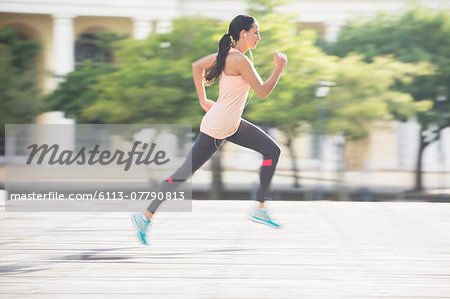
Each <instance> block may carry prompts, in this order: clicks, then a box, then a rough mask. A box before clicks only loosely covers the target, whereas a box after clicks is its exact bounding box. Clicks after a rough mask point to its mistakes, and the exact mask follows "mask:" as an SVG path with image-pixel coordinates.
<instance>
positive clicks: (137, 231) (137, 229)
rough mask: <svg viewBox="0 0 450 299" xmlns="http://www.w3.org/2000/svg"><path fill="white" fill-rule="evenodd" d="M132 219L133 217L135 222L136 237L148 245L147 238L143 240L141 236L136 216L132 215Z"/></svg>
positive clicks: (132, 220)
mask: <svg viewBox="0 0 450 299" xmlns="http://www.w3.org/2000/svg"><path fill="white" fill-rule="evenodd" d="M130 219H131V223H133V226H134V229H135V230H136V237H137V238H138V240H139V242H141V244H143V245H148V242H147V240H144V241H143V240H142V238H141V230H140V229H139V227H138V225H137V223H136V218H135V217H134V215H131V217H130Z"/></svg>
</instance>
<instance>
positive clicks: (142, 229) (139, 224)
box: [131, 212, 152, 245]
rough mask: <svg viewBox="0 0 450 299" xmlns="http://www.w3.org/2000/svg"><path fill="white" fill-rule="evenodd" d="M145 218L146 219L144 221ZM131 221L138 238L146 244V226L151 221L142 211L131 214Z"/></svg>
mask: <svg viewBox="0 0 450 299" xmlns="http://www.w3.org/2000/svg"><path fill="white" fill-rule="evenodd" d="M144 219H146V220H147V221H148V222H147V221H145V220H144ZM131 222H132V223H133V225H134V228H135V229H136V233H137V237H138V240H139V241H140V242H141V243H142V244H144V245H148V241H147V230H148V226H149V225H150V223H151V222H152V221H151V220H150V219H147V218H145V216H144V213H142V212H141V213H135V214H133V215H131Z"/></svg>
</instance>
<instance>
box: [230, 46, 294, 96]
mask: <svg viewBox="0 0 450 299" xmlns="http://www.w3.org/2000/svg"><path fill="white" fill-rule="evenodd" d="M284 66H285V63H282V64H278V65H276V66H275V69H274V70H273V72H272V74H271V75H270V77H269V79H267V81H266V82H264V81H263V80H262V79H261V77H260V76H259V74H258V72H257V71H256V69H255V67H254V66H253V64H252V63H251V61H250V59H248V57H246V56H244V55H240V57H239V58H238V60H237V64H236V67H237V69H238V70H239V72H240V73H241V75H242V78H243V79H244V80H245V81H247V82H248V84H250V86H251V87H252V88H253V90H254V91H255V93H256V95H257V96H258V97H260V98H261V99H265V98H266V97H267V96H268V95H269V94H270V93H271V92H272V90H273V89H274V88H275V86H276V85H277V82H278V79H279V78H280V76H281V74H282V73H283V70H284Z"/></svg>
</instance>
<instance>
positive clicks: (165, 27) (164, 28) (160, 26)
mask: <svg viewBox="0 0 450 299" xmlns="http://www.w3.org/2000/svg"><path fill="white" fill-rule="evenodd" d="M172 29H173V23H172V21H171V20H167V19H164V20H158V23H157V24H156V32H157V33H169V32H171V31H172Z"/></svg>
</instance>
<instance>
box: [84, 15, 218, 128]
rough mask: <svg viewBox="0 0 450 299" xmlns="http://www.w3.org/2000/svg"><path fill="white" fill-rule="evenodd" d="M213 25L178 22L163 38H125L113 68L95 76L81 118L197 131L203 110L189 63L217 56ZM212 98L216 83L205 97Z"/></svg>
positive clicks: (187, 19)
mask: <svg viewBox="0 0 450 299" xmlns="http://www.w3.org/2000/svg"><path fill="white" fill-rule="evenodd" d="M218 26H219V22H218V21H217V20H213V19H206V18H197V17H183V18H179V19H176V20H175V21H174V26H173V30H172V32H170V33H167V34H151V35H150V36H149V37H148V38H147V39H146V40H134V39H127V40H124V41H123V42H121V43H120V45H121V49H120V50H119V51H117V53H116V54H117V55H116V58H117V61H118V68H117V70H115V71H114V72H111V73H109V74H105V75H103V76H99V77H98V82H97V83H96V84H95V85H94V87H93V90H94V91H95V92H96V93H97V95H98V97H97V99H96V102H95V103H93V104H92V105H90V106H88V107H85V108H84V109H83V112H82V115H83V117H84V118H86V119H91V120H98V121H100V122H105V123H161V122H165V123H178V124H186V123H188V124H193V128H194V129H198V128H199V125H200V120H201V116H202V115H203V114H204V110H203V109H202V108H201V106H200V105H199V103H198V96H197V93H196V91H195V86H194V83H193V80H192V68H191V64H192V62H193V61H194V60H196V59H198V58H199V57H201V56H204V55H207V54H210V53H214V52H216V51H217V43H218V34H217V33H218V32H221V31H223V30H219V29H218V28H219V27H218ZM217 95H218V91H217V84H215V85H213V86H212V87H210V88H209V89H208V96H209V97H211V98H214V97H215V96H217Z"/></svg>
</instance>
